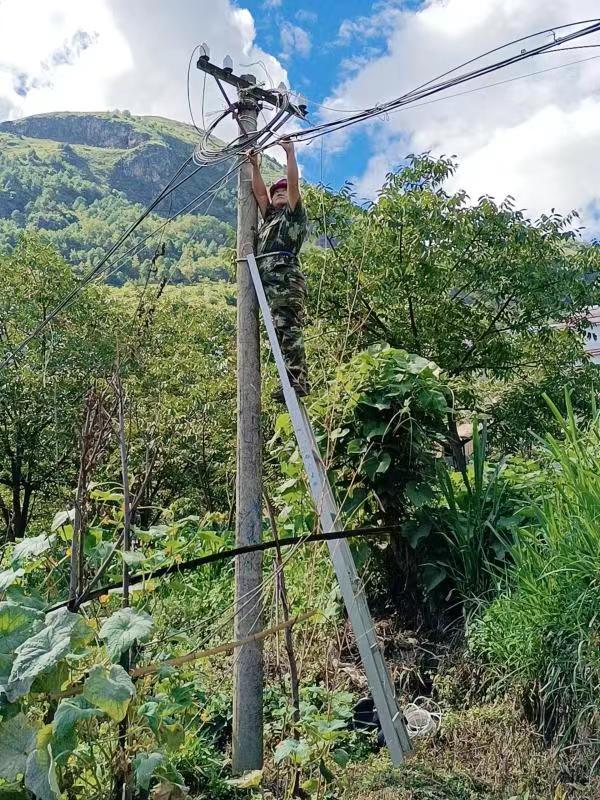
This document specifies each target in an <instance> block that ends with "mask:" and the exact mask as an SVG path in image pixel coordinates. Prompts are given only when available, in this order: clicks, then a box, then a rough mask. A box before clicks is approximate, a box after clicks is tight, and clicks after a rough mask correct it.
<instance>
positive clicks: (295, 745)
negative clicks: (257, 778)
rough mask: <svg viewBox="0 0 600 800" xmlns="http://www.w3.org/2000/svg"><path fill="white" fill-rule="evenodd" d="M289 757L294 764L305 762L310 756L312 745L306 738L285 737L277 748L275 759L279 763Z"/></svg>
mask: <svg viewBox="0 0 600 800" xmlns="http://www.w3.org/2000/svg"><path fill="white" fill-rule="evenodd" d="M286 758H289V760H290V761H291V762H292V763H293V764H304V763H306V761H308V759H309V758H310V745H309V744H308V742H307V741H305V740H304V739H284V740H283V742H279V744H278V745H277V747H276V748H275V756H274V758H273V760H274V761H275V763H276V764H279V763H280V762H281V761H283V760H284V759H286Z"/></svg>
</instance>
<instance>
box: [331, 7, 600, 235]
mask: <svg viewBox="0 0 600 800" xmlns="http://www.w3.org/2000/svg"><path fill="white" fill-rule="evenodd" d="M392 10H393V26H392V29H391V30H390V28H389V26H388V27H387V28H386V27H385V26H384V27H383V28H382V35H383V36H384V39H385V43H386V52H385V53H384V54H383V55H379V56H376V57H374V58H369V60H368V63H366V64H364V65H362V66H360V61H357V62H356V64H358V66H359V68H358V71H356V72H355V73H353V74H352V75H350V77H348V76H346V77H345V79H344V81H342V82H341V83H340V84H339V86H338V87H337V89H336V90H335V92H334V93H333V94H332V97H331V98H329V100H328V101H326V104H327V105H333V106H336V105H337V107H340V108H348V107H349V108H360V107H366V106H370V105H373V104H375V103H376V102H381V101H384V100H389V99H391V98H393V97H397V96H399V95H401V94H402V93H403V92H405V91H407V90H409V89H413V88H414V87H415V86H417V85H419V84H421V83H422V82H423V81H424V80H428V79H430V78H433V77H434V76H435V75H437V74H440V73H442V72H444V71H445V70H446V69H448V68H449V67H453V66H455V65H457V64H459V63H461V62H463V61H465V60H466V59H467V58H470V57H472V56H475V55H478V54H479V53H481V52H483V51H485V50H487V49H490V48H492V47H494V46H497V45H499V44H503V43H504V42H507V41H509V40H511V39H515V38H517V37H519V36H523V35H525V34H529V33H532V32H534V31H536V30H541V29H543V28H549V27H550V26H552V25H559V24H561V23H566V22H570V21H575V20H578V19H588V18H593V17H594V16H595V15H597V14H598V11H599V9H598V3H597V0H477V2H473V0H426V2H425V5H424V6H423V7H422V8H421V9H420V10H419V11H417V12H415V11H408V10H404V11H399V10H398V8H397V5H396V4H395V3H394V4H392ZM381 15H382V9H381V8H380V9H379V10H377V11H376V13H375V15H374V16H373V17H372V18H371V20H370V23H369V24H367V22H366V21H365V20H361V21H360V25H361V26H362V27H363V29H364V30H368V31H372V29H373V25H372V23H373V22H375V23H377V22H378V20H381ZM355 22H356V21H354V22H353V21H348V22H347V23H346V25H345V29H344V30H345V33H344V31H342V34H343V35H345V36H353V35H354V32H355V31H356V30H357V28H356V25H355ZM381 24H383V23H381ZM386 25H387V23H386ZM549 38H550V35H546V36H545V37H540V38H539V39H537V40H536V43H538V44H539V43H541V42H542V41H548V40H549ZM582 43H584V44H592V43H595V44H599V43H600V37H599V36H597V35H596V36H595V37H592V38H590V39H589V40H586V41H585V42H582ZM529 46H531V45H530V44H529V43H526V44H519V45H516V46H515V47H513V48H512V50H511V51H510V53H511V54H514V53H518V52H520V49H521V47H529ZM597 54H598V51H595V50H583V51H569V52H565V53H563V54H560V55H556V54H553V55H543V56H539V57H536V58H534V59H531V60H528V61H526V62H523V63H522V64H520V65H517V66H515V67H511V68H510V70H506V71H502V72H499V73H495V74H494V75H493V76H489V77H487V78H483V79H479V80H478V82H477V83H469V84H467V85H465V86H462V87H458V88H457V89H456V90H454V91H455V92H461V91H469V92H471V90H472V89H475V88H477V87H481V86H483V85H485V84H488V83H492V82H496V81H502V80H507V79H509V78H514V77H516V76H520V75H523V74H526V73H531V72H535V71H540V70H548V69H550V68H553V67H557V66H560V65H565V64H570V63H571V62H574V61H582V60H583V59H592V57H593V56H595V55H597ZM360 55H361V54H360V53H359V54H358V56H359V57H360ZM493 58H494V59H497V58H498V54H496V55H495V56H494V57H493ZM484 63H489V61H488V62H484ZM599 77H600V60H586V61H585V62H584V63H578V64H575V65H572V66H568V67H565V68H564V69H557V70H554V69H552V71H548V72H545V73H544V74H541V75H538V76H535V77H529V78H527V79H524V80H516V81H513V82H510V83H505V84H503V85H501V86H496V87H494V88H486V89H483V90H482V91H476V92H472V93H469V94H465V95H463V96H460V97H456V98H453V99H447V100H443V101H441V102H436V103H432V104H430V105H426V106H424V107H422V108H418V109H413V110H409V109H405V110H403V111H401V112H399V113H397V114H393V115H390V117H389V119H388V120H386V121H381V122H379V123H377V124H372V125H371V127H370V128H369V135H370V137H371V144H372V152H373V153H374V154H375V155H374V156H373V157H372V158H371V159H370V160H369V161H368V162H367V163H366V165H365V171H364V172H363V173H362V174H361V175H360V176H359V177H358V180H357V188H358V190H359V192H361V193H362V194H364V195H365V196H373V193H374V192H375V191H376V189H377V188H378V187H379V186H380V185H381V181H382V179H383V177H384V175H385V173H386V172H387V171H388V170H389V169H390V168H392V167H393V166H395V165H397V164H398V163H399V162H400V161H401V160H402V159H403V157H404V156H405V155H406V154H407V153H409V152H411V151H412V152H420V151H424V150H432V151H433V153H434V154H442V153H446V154H448V153H451V154H456V155H457V156H458V159H459V161H460V165H461V166H460V169H459V172H458V174H457V176H456V180H455V185H456V186H462V187H464V188H465V189H466V190H467V191H468V192H469V193H470V194H471V196H473V197H477V196H479V195H481V194H484V193H490V194H494V195H496V196H497V197H499V198H502V197H503V196H505V195H506V194H512V195H514V196H515V197H516V199H517V202H518V203H519V204H521V205H522V206H524V207H526V208H527V209H528V210H529V212H530V213H531V214H533V215H537V214H538V213H539V212H541V211H544V210H548V209H549V207H552V206H553V207H556V208H557V210H559V211H563V212H566V211H568V210H570V209H571V208H572V207H577V208H578V209H583V210H585V209H586V208H588V207H591V205H592V204H593V203H594V201H595V200H596V198H598V196H600V158H598V146H599V144H600V95H599V93H598V85H599V81H598V79H599ZM451 91H452V90H451ZM328 116H329V117H331V116H332V114H331V113H330V114H328ZM333 116H335V114H333ZM345 143H346V140H345V139H344V138H343V137H340V139H339V140H338V145H339V146H342V145H344V144H345ZM590 221H591V220H590V219H589V218H588V222H590Z"/></svg>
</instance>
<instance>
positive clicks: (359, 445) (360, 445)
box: [346, 439, 367, 455]
mask: <svg viewBox="0 0 600 800" xmlns="http://www.w3.org/2000/svg"><path fill="white" fill-rule="evenodd" d="M366 449H367V445H366V442H365V441H364V439H351V440H350V441H349V442H348V444H347V445H346V452H347V453H348V454H349V455H354V454H360V453H364V452H365V450H366Z"/></svg>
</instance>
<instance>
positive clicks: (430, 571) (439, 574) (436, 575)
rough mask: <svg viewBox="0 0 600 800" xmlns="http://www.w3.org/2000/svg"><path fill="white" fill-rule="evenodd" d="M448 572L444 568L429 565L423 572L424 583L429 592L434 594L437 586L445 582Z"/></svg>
mask: <svg viewBox="0 0 600 800" xmlns="http://www.w3.org/2000/svg"><path fill="white" fill-rule="evenodd" d="M447 574H448V573H447V572H446V570H445V569H444V568H443V567H437V566H435V565H434V564H427V565H426V566H425V568H424V570H423V583H424V584H425V588H426V589H427V591H428V592H432V591H433V590H434V589H435V588H436V586H439V584H440V583H441V582H442V581H443V580H445V578H446V577H447Z"/></svg>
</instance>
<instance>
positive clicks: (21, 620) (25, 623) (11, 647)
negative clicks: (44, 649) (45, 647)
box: [0, 601, 44, 655]
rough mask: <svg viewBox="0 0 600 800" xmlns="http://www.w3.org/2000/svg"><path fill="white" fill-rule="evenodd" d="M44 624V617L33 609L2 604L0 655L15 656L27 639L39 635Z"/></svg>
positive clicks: (10, 603)
mask: <svg viewBox="0 0 600 800" xmlns="http://www.w3.org/2000/svg"><path fill="white" fill-rule="evenodd" d="M43 624H44V615H43V614H42V613H41V612H39V611H35V610H34V609H33V608H26V607H25V606H21V605H18V604H17V603H12V602H10V601H7V602H4V603H0V653H8V654H11V655H12V654H13V653H14V651H15V650H16V649H17V647H19V645H21V644H23V642H24V641H25V640H26V639H29V637H30V636H33V635H34V634H35V633H37V632H38V631H39V630H40V629H41V628H42V626H43Z"/></svg>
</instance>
